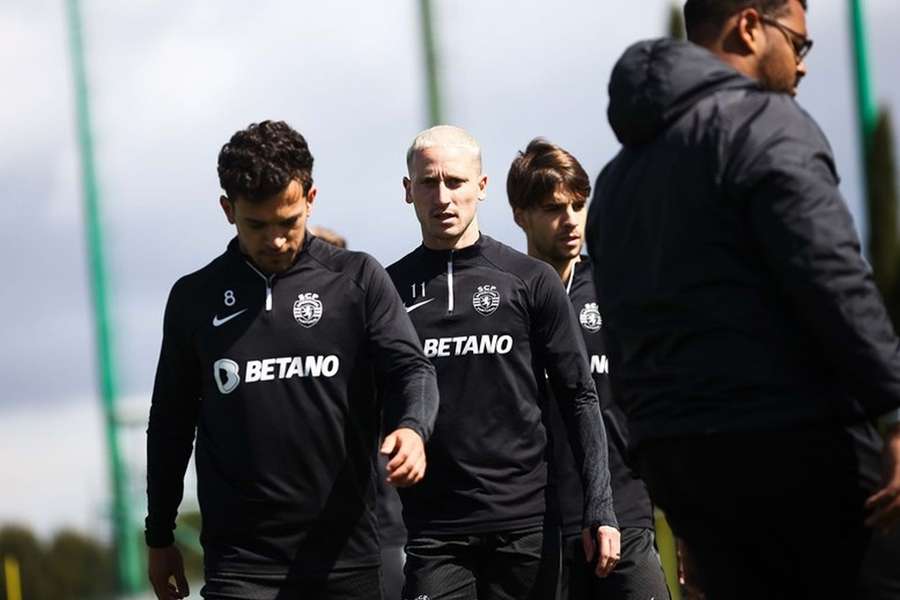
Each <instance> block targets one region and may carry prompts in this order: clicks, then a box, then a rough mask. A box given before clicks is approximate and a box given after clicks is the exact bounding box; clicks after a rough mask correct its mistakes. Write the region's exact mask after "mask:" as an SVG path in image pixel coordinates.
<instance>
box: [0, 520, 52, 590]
mask: <svg viewBox="0 0 900 600" xmlns="http://www.w3.org/2000/svg"><path fill="white" fill-rule="evenodd" d="M7 555H11V556H13V557H15V558H16V560H18V561H19V577H20V580H21V583H22V597H23V598H27V599H28V600H54V599H55V598H57V596H55V595H54V588H53V584H52V582H51V581H49V580H48V579H47V578H46V577H45V576H44V574H45V573H46V569H45V568H46V561H45V557H44V552H43V549H42V548H41V544H40V542H39V541H38V540H37V538H36V537H35V536H34V534H33V533H32V532H31V531H30V530H29V529H27V528H25V527H21V526H18V525H9V526H6V527H3V528H0V557H2V556H7ZM0 589H2V590H5V589H6V582H5V581H4V582H3V586H2V587H0Z"/></svg>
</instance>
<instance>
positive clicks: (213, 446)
mask: <svg viewBox="0 0 900 600" xmlns="http://www.w3.org/2000/svg"><path fill="white" fill-rule="evenodd" d="M312 166H313V157H312V155H311V154H310V151H309V147H308V146H307V143H306V140H305V139H304V138H303V136H302V135H300V134H299V133H298V132H296V131H294V130H293V129H291V128H290V127H289V126H288V125H287V124H286V123H284V122H281V121H274V122H273V121H264V122H262V123H259V124H253V125H250V126H249V127H248V128H246V129H244V130H242V131H238V132H237V133H235V134H234V136H232V138H231V140H230V141H229V142H228V143H227V144H225V145H224V146H223V147H222V150H221V152H220V154H219V167H218V169H219V181H220V183H221V187H222V189H223V190H224V191H225V195H223V196H222V197H221V200H220V204H221V206H222V210H223V211H224V213H225V216H226V218H227V219H228V222H229V223H232V224H234V225H235V227H236V229H237V237H235V238H234V239H232V240H231V242H230V243H229V244H228V248H227V249H226V250H225V252H224V253H223V254H222V255H220V256H219V257H218V258H216V259H215V260H213V261H212V262H211V263H210V264H209V265H207V266H206V267H204V268H202V269H200V270H199V271H197V272H195V273H192V274H190V275H187V276H185V277H182V278H181V279H180V280H178V282H176V283H175V286H174V287H173V288H172V292H171V294H170V296H169V301H168V305H167V307H166V314H165V323H164V328H163V342H162V350H161V353H160V359H159V366H158V368H157V373H156V384H155V387H154V390H153V401H152V406H151V410H150V425H149V428H148V432H147V495H148V502H149V514H148V516H147V521H146V541H147V545H148V546H149V547H150V550H149V561H150V581H151V583H152V585H153V589H154V591H155V592H156V595H157V597H158V598H160V599H163V598H183V597H185V596H187V594H188V589H187V582H186V581H185V577H184V569H183V567H182V562H181V556H180V554H179V552H178V550H177V549H176V547H175V546H174V545H172V542H173V529H174V527H175V516H176V513H177V509H178V505H179V503H180V501H181V497H182V490H183V477H184V472H185V468H186V466H187V463H188V459H189V457H190V455H191V449H192V448H191V447H192V443H193V441H194V434H195V432H196V437H197V448H196V463H197V483H198V496H199V500H200V511H201V514H202V517H203V531H202V534H201V542H202V544H203V549H204V565H205V573H206V585H205V586H204V588H203V590H202V591H201V594H202V595H203V596H204V597H205V598H215V599H218V598H260V599H263V598H275V597H276V596H277V597H279V598H281V597H303V598H313V599H322V600H325V599H360V600H362V599H365V600H369V599H371V598H378V597H380V589H381V588H380V570H379V562H380V555H379V547H378V538H377V533H376V522H375V517H374V506H373V505H374V498H375V481H374V479H373V476H375V469H374V465H375V459H376V456H377V450H378V436H379V431H380V425H381V415H382V410H381V406H379V403H378V402H377V400H376V399H377V398H378V397H379V396H378V395H377V394H376V389H375V385H374V382H375V381H376V379H378V380H380V381H384V382H386V387H385V389H384V391H383V395H382V396H381V397H383V398H384V401H383V402H384V413H385V422H386V423H388V431H390V433H389V434H388V435H387V436H386V437H385V439H384V442H383V444H382V446H381V451H382V452H383V453H385V454H388V455H390V456H391V460H390V462H389V463H388V465H387V479H388V481H389V482H390V483H392V484H393V485H396V486H405V485H412V484H414V483H416V482H418V481H419V480H420V479H421V478H422V477H423V475H424V470H425V454H424V447H423V445H424V442H425V441H426V440H427V439H428V436H429V434H430V432H431V430H432V427H433V423H434V419H435V415H436V412H437V401H438V400H437V388H436V382H435V374H434V368H433V367H432V365H431V363H430V362H429V361H428V360H427V359H426V358H425V356H424V355H423V353H422V349H421V346H420V344H419V340H418V338H417V336H416V332H415V330H414V329H413V328H412V325H411V324H410V322H409V318H408V317H407V316H406V313H405V311H404V309H403V305H402V303H401V300H400V298H399V296H398V295H397V292H396V290H395V289H394V287H393V286H392V285H391V282H390V279H388V277H387V274H386V273H385V272H384V270H383V269H382V268H381V267H380V266H379V265H378V264H377V263H376V262H375V260H374V259H372V258H371V257H369V256H367V255H365V254H362V253H358V252H350V251H347V250H342V249H339V248H336V247H334V246H332V245H330V244H327V243H325V242H323V241H321V240H319V239H317V238H316V237H314V236H312V235H309V233H308V232H307V229H306V224H307V219H308V218H309V215H310V212H311V210H312V207H313V203H314V200H315V198H316V187H315V186H314V185H313V180H312ZM378 476H379V477H381V476H383V475H378ZM170 578H173V579H174V585H172V584H171V583H170Z"/></svg>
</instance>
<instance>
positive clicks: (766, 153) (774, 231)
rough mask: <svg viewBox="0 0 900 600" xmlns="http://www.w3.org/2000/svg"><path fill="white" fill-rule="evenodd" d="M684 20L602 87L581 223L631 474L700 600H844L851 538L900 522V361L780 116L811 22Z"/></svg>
mask: <svg viewBox="0 0 900 600" xmlns="http://www.w3.org/2000/svg"><path fill="white" fill-rule="evenodd" d="M684 10H685V22H686V25H687V32H688V37H689V39H690V40H691V41H690V42H681V41H675V40H652V41H644V42H639V43H637V44H635V45H633V46H632V47H631V48H629V49H628V50H626V52H625V54H624V55H623V56H622V58H621V59H620V60H619V61H618V63H617V65H616V66H615V68H614V70H613V74H612V78H611V81H610V84H609V95H610V102H609V109H608V116H609V120H610V124H611V125H612V128H613V130H614V131H615V133H616V135H617V137H618V138H619V140H620V141H621V142H622V145H623V148H622V150H621V151H620V152H619V153H618V154H617V156H616V157H615V158H614V159H613V160H612V161H611V162H610V163H609V164H608V165H607V166H606V168H604V170H603V172H602V173H601V174H600V177H599V178H598V180H597V183H596V185H595V186H594V198H593V201H592V202H591V207H590V211H589V214H588V226H587V232H588V233H587V243H588V250H589V252H590V255H591V257H592V258H593V259H594V260H593V263H592V266H593V268H594V275H595V278H594V281H595V282H596V284H597V287H598V292H599V296H598V300H599V306H600V310H601V312H602V313H603V315H604V317H605V318H606V319H607V320H608V324H609V326H608V327H607V328H606V333H607V343H608V351H609V354H610V358H611V364H612V365H613V369H612V370H611V372H610V377H611V378H612V382H613V389H614V390H616V391H617V392H621V393H617V394H616V399H617V401H618V402H619V403H620V404H621V405H622V407H623V409H624V411H625V413H626V414H627V415H628V422H629V429H630V431H631V435H632V444H633V445H634V446H635V451H636V457H637V458H636V460H635V465H636V467H637V469H638V471H639V472H640V474H641V476H642V477H643V478H644V481H645V482H646V483H647V487H648V489H649V490H650V495H651V497H652V498H653V500H654V502H655V503H657V504H658V505H659V506H660V507H661V508H662V509H663V510H664V511H665V513H666V516H667V518H668V519H669V522H670V523H671V525H672V527H673V529H674V531H675V533H676V534H677V535H678V536H679V537H680V538H682V539H684V540H685V542H686V543H687V545H688V547H689V548H690V552H691V556H692V557H693V558H694V559H695V560H696V564H697V573H698V576H699V577H700V578H701V581H700V584H701V587H702V588H703V589H704V591H705V592H706V593H707V594H708V595H709V597H710V598H856V597H860V596H859V595H858V593H857V588H856V585H857V579H858V577H857V576H858V574H859V571H860V563H861V561H862V558H863V554H864V551H865V549H866V545H867V543H868V540H869V538H870V536H871V533H872V530H871V529H869V528H868V527H866V525H865V523H866V521H867V520H868V523H869V525H874V526H878V527H879V528H887V527H890V526H891V525H892V524H894V523H896V522H897V521H898V520H900V411H898V410H897V409H898V406H900V341H898V339H897V336H896V334H895V332H894V329H893V327H892V326H891V323H890V320H889V318H888V315H887V312H886V310H885V308H884V304H883V302H882V300H881V297H880V295H879V293H878V291H877V289H876V288H875V284H874V281H873V278H872V272H871V269H870V268H869V266H868V264H867V263H866V261H865V260H864V259H863V257H862V255H861V253H860V244H859V239H858V236H857V233H856V229H855V227H854V225H853V220H852V218H851V216H850V212H849V211H848V209H847V206H846V204H845V203H844V200H843V198H842V197H841V193H840V190H839V188H838V176H837V172H836V168H835V164H834V157H833V156H832V153H831V149H830V148H829V144H828V141H827V140H826V139H825V136H824V135H823V133H822V131H821V130H820V129H819V127H818V125H817V124H816V123H815V121H814V120H813V119H812V118H811V117H810V115H809V114H807V113H806V112H805V111H804V110H803V109H802V108H801V107H800V106H799V105H798V103H797V101H796V100H795V99H794V97H793V96H794V95H795V94H796V93H797V86H798V84H799V82H800V81H801V79H802V77H803V76H804V75H805V74H806V68H807V66H806V63H805V57H806V55H807V53H808V52H809V50H810V48H811V47H812V41H811V40H810V38H809V32H808V30H807V23H806V1H805V0H688V1H687V3H686V4H685V9H684ZM876 418H883V419H884V421H885V423H884V424H885V426H886V427H887V428H888V435H887V437H886V441H887V444H885V445H884V448H882V440H881V439H880V437H879V436H878V434H877V432H876V431H875V429H874V428H873V427H872V425H871V421H874V420H875V419H876ZM882 459H883V460H884V462H883V464H884V467H885V469H884V473H885V475H886V477H885V478H883V479H882V473H881V469H882Z"/></svg>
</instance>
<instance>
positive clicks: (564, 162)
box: [506, 138, 669, 600]
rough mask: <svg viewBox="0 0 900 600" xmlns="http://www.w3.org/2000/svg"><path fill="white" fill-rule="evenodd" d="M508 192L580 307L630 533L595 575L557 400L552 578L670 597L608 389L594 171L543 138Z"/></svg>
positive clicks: (568, 584)
mask: <svg viewBox="0 0 900 600" xmlns="http://www.w3.org/2000/svg"><path fill="white" fill-rule="evenodd" d="M506 192H507V198H508V199H509V204H510V206H511V207H512V209H513V218H514V219H515V221H516V223H517V224H518V225H519V227H521V228H522V230H523V231H524V232H525V236H526V238H527V242H528V255H529V256H533V257H534V258H538V259H540V260H542V261H544V262H546V263H547V264H549V265H550V266H551V267H553V269H554V270H555V271H556V272H557V273H558V274H559V277H560V279H561V281H562V284H563V285H564V286H565V289H566V293H567V294H568V296H569V300H570V301H571V302H572V306H573V307H574V308H575V312H576V314H577V315H578V320H579V323H580V325H581V334H582V336H583V337H584V344H585V347H586V348H587V351H588V358H589V362H590V366H591V376H592V377H593V379H594V385H595V387H596V388H597V396H598V397H599V400H600V409H601V411H602V413H603V423H604V425H605V426H606V439H607V441H608V445H609V471H610V476H611V483H612V492H613V501H614V505H615V511H616V520H617V521H618V522H619V528H620V531H621V535H622V558H621V559H620V560H619V564H618V565H617V566H616V569H615V570H614V571H613V572H612V573H610V575H609V576H608V577H606V578H602V579H601V578H598V577H596V576H595V575H594V573H593V572H592V570H591V569H590V565H588V564H587V563H586V561H585V556H584V553H583V552H582V544H581V536H580V533H581V531H580V530H581V513H582V505H581V498H582V490H581V482H580V478H579V477H578V471H577V469H576V468H575V460H574V458H573V456H572V451H571V449H570V447H569V444H568V440H567V437H568V436H567V434H566V430H565V427H564V424H563V421H562V418H561V415H560V413H559V410H558V409H557V408H556V406H555V404H553V403H549V404H548V413H549V422H550V437H551V443H552V448H553V452H552V456H553V460H552V461H551V465H550V469H551V482H552V486H551V488H552V496H551V498H552V499H553V500H554V502H553V503H552V505H551V506H548V511H547V513H548V514H547V523H546V525H547V527H546V528H545V533H544V535H545V536H552V537H553V538H554V539H559V541H560V542H561V544H560V551H559V552H556V553H555V555H554V556H547V557H545V566H544V572H545V576H544V578H543V579H545V580H546V583H545V585H548V586H549V587H550V588H551V589H552V588H556V589H555V590H554V591H555V592H556V597H557V598H559V600H588V599H593V598H621V599H623V600H632V599H633V600H647V599H648V598H656V599H657V600H664V599H665V598H668V597H669V591H668V589H667V588H666V581H665V576H664V574H663V571H662V565H661V564H660V559H659V554H658V553H657V551H656V544H655V540H654V535H653V506H652V505H651V503H650V498H649V496H648V495H647V489H646V487H645V486H644V483H643V482H642V481H641V480H640V479H639V478H638V477H637V476H636V475H635V474H634V473H633V472H632V469H631V467H630V466H629V465H628V463H627V461H626V457H627V450H628V428H627V425H626V423H625V415H623V414H622V410H621V408H619V407H618V406H617V405H616V403H615V402H613V398H612V393H611V391H610V387H609V377H608V374H609V368H610V367H609V360H608V358H607V355H606V344H605V342H604V340H603V325H604V323H603V317H602V315H601V314H600V311H599V310H598V309H597V292H596V290H595V289H594V277H593V274H592V273H591V263H590V259H589V258H588V257H586V256H581V248H582V243H583V241H584V225H585V221H586V220H587V199H588V196H589V195H590V193H591V182H590V179H589V178H588V175H587V173H585V171H584V169H583V168H582V166H581V164H580V163H579V162H578V161H577V160H576V159H575V157H574V156H572V155H571V154H570V153H568V152H567V151H566V150H564V149H563V148H561V147H559V146H557V145H556V144H552V143H550V142H548V141H547V140H543V139H540V138H537V139H534V140H532V141H531V143H529V144H528V147H527V148H526V149H525V151H524V152H519V154H518V156H516V158H515V160H513V162H512V165H511V166H510V169H509V174H508V175H507V178H506ZM547 545H548V546H550V544H547ZM549 597H550V596H549V593H548V598H549Z"/></svg>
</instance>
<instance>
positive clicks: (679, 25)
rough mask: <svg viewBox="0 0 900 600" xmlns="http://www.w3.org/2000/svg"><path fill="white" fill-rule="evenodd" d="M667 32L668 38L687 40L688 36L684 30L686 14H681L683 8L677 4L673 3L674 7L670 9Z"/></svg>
mask: <svg viewBox="0 0 900 600" xmlns="http://www.w3.org/2000/svg"><path fill="white" fill-rule="evenodd" d="M667 31H668V36H669V37H671V38H675V39H677V40H684V39H687V34H686V33H685V29H684V14H683V13H682V12H681V7H680V6H679V5H678V3H677V2H673V3H672V6H670V7H669V24H668V28H667Z"/></svg>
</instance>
